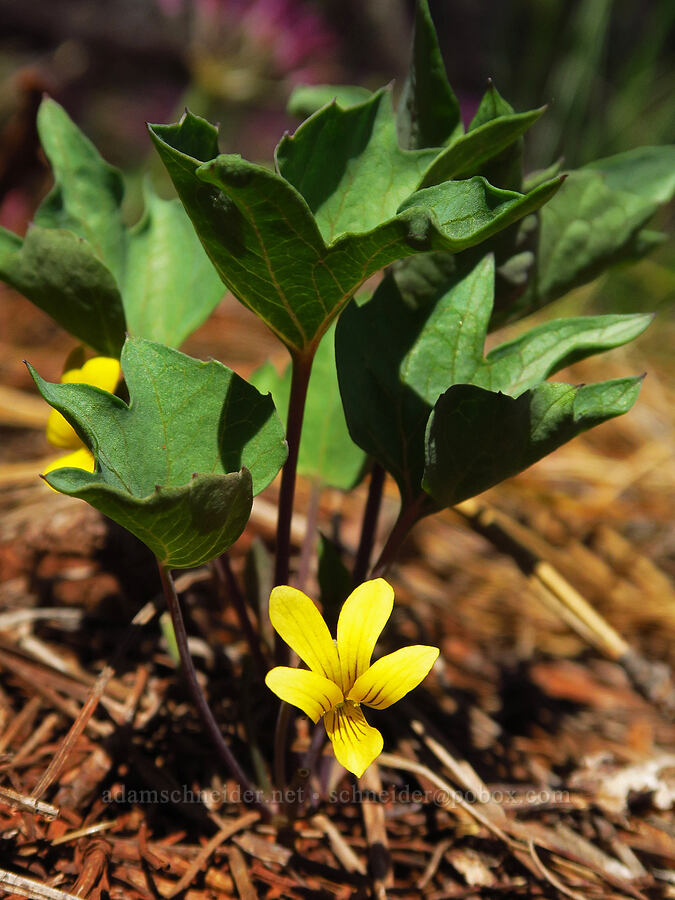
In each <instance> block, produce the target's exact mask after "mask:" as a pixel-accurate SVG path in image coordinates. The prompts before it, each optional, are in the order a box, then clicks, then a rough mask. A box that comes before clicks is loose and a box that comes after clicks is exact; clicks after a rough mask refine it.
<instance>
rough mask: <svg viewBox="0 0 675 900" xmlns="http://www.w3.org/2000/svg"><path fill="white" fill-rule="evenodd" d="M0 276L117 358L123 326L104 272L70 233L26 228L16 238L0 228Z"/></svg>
mask: <svg viewBox="0 0 675 900" xmlns="http://www.w3.org/2000/svg"><path fill="white" fill-rule="evenodd" d="M0 279H2V281H4V282H6V283H7V284H9V285H11V287H13V288H14V289H15V290H17V291H19V293H21V294H24V296H26V297H30V299H31V300H32V301H33V303H35V305H36V306H39V307H40V309H43V310H44V311H45V312H46V313H48V315H50V316H51V317H52V318H53V319H55V321H57V322H58V323H59V324H60V325H61V326H62V327H63V328H65V329H66V330H67V331H69V332H70V333H71V334H72V335H74V336H75V337H76V338H78V339H79V340H81V341H84V343H85V344H89V346H90V347H93V348H94V350H96V351H97V352H98V353H100V354H101V355H103V356H115V357H117V356H119V354H120V351H121V349H122V345H123V343H124V332H125V328H126V323H125V318H124V309H123V307H122V298H121V296H120V292H119V290H118V288H117V284H116V283H115V279H114V278H113V276H112V274H111V273H110V270H109V269H108V268H107V267H106V266H105V265H104V264H103V263H102V262H101V260H100V259H99V257H98V256H97V255H96V254H95V253H94V251H93V250H92V248H91V246H90V245H89V244H88V243H87V242H86V241H84V240H83V239H82V238H80V237H78V236H77V235H75V234H73V232H72V231H64V230H63V229H60V228H42V227H40V226H39V225H32V226H30V227H29V229H28V232H27V234H26V237H25V239H24V240H23V241H22V240H21V238H19V237H17V235H15V234H12V232H11V231H6V230H5V229H4V228H2V229H0Z"/></svg>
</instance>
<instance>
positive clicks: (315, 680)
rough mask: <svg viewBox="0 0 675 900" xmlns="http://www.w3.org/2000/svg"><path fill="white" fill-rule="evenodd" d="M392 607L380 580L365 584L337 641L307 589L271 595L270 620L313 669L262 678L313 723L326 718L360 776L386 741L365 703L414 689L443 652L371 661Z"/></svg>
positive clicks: (377, 703)
mask: <svg viewBox="0 0 675 900" xmlns="http://www.w3.org/2000/svg"><path fill="white" fill-rule="evenodd" d="M393 606H394V591H393V588H392V587H391V585H390V584H388V583H387V582H386V581H385V580H384V579H383V578H376V579H374V580H373V581H366V582H364V584H361V585H359V587H357V588H356V589H355V590H354V591H352V593H351V594H350V595H349V597H347V599H346V600H345V603H344V605H343V607H342V610H341V611H340V617H339V619H338V626H337V641H333V639H332V638H331V635H330V631H329V630H328V626H327V625H326V623H325V621H324V618H323V616H322V615H321V613H320V612H319V610H318V609H317V607H316V606H315V605H314V603H313V601H312V600H310V598H309V597H308V596H307V595H306V594H303V593H302V591H299V590H297V589H296V588H292V587H288V586H286V585H283V586H281V587H275V588H274V590H273V591H272V593H271V595H270V619H271V621H272V625H273V626H274V628H275V629H276V631H277V632H278V633H279V635H280V636H281V637H282V638H283V639H284V641H286V643H287V644H288V645H289V647H291V649H293V650H295V652H296V653H297V654H298V656H299V657H300V659H301V660H302V661H303V662H304V663H306V664H307V666H309V669H295V668H290V667H288V666H277V667H276V668H274V669H271V670H270V671H269V672H268V673H267V677H266V678H265V683H266V684H267V687H268V688H269V689H270V690H271V691H273V692H274V693H275V694H276V695H277V697H280V698H281V699H282V700H285V701H286V702H287V703H292V704H293V706H297V707H299V708H300V709H301V710H302V711H303V712H304V713H306V714H307V715H308V716H309V718H310V719H311V720H312V721H313V722H314V723H315V724H316V723H317V722H318V721H319V719H321V718H323V721H324V725H325V726H326V732H327V734H328V737H329V738H330V740H331V743H332V744H333V750H334V751H335V756H336V758H337V760H338V762H339V763H341V764H342V765H343V766H344V767H345V769H348V770H349V771H350V772H353V773H354V775H356V776H358V777H360V776H361V775H363V773H364V772H365V770H366V769H367V768H368V766H369V765H370V764H371V763H372V762H373V760H374V759H375V758H376V757H377V756H379V755H380V753H381V752H382V747H383V741H382V735H381V734H380V732H379V731H378V730H377V729H376V728H373V727H372V726H370V725H369V724H368V722H366V718H365V716H364V715H363V711H362V709H361V704H362V703H363V704H365V705H366V706H372V707H373V709H386V708H387V707H388V706H391V704H392V703H396V701H397V700H400V699H401V697H404V696H405V695H406V694H407V693H408V692H409V691H411V690H412V689H413V688H416V687H417V685H418V684H420V682H421V681H423V679H424V678H425V677H426V676H427V675H428V673H429V670H430V669H431V667H432V666H433V664H434V662H435V661H436V659H437V658H438V653H439V651H438V648H437V647H426V646H422V645H416V646H412V647H403V648H402V649H401V650H396V651H395V652H394V653H389V654H387V655H386V656H383V657H382V658H381V659H378V660H377V661H376V662H374V663H372V665H371V661H370V660H371V656H372V654H373V650H374V649H375V644H376V643H377V639H378V638H379V636H380V633H381V631H382V629H383V628H384V626H385V625H386V623H387V620H388V619H389V616H390V615H391V611H392V609H393Z"/></svg>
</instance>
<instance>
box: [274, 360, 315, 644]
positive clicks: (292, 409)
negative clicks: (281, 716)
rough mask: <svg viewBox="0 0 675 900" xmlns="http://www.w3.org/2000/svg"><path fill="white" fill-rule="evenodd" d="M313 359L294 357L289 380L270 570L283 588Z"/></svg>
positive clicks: (288, 555) (278, 641)
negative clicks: (284, 455) (284, 448)
mask: <svg viewBox="0 0 675 900" xmlns="http://www.w3.org/2000/svg"><path fill="white" fill-rule="evenodd" d="M313 358H314V357H313V356H309V357H304V356H294V357H293V367H292V376H291V391H290V397H289V400H288V418H287V424H286V442H287V443H288V458H287V459H286V462H285V464H284V468H283V471H282V474H281V489H280V491H279V511H278V518H277V546H276V558H275V566H274V583H275V584H286V583H287V582H288V580H289V578H288V575H289V569H290V557H291V522H292V519H293V501H294V498H295V479H296V473H297V469H298V453H299V451H300V436H301V434H302V420H303V418H304V415H305V401H306V400H307V388H308V387H309V377H310V375H311V373H312V361H313ZM275 656H276V659H277V662H283V661H284V660H285V658H286V656H287V653H286V648H285V647H284V645H283V642H282V641H280V640H278V639H277V640H276V642H275Z"/></svg>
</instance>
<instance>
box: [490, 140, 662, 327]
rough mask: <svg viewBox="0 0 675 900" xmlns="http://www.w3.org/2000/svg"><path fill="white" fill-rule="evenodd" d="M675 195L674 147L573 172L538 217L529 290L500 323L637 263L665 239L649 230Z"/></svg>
mask: <svg viewBox="0 0 675 900" xmlns="http://www.w3.org/2000/svg"><path fill="white" fill-rule="evenodd" d="M674 192H675V146H664V147H640V148H637V149H636V150H631V151H628V152H627V153H620V154H618V155H617V156H613V157H609V158H607V159H602V160H597V161H596V162H594V163H591V164H590V165H588V166H585V167H584V168H582V169H577V170H575V171H573V172H570V173H569V175H568V177H567V180H566V181H565V184H564V185H563V187H562V188H561V190H560V192H559V193H558V194H557V196H556V197H555V198H554V199H553V200H552V202H551V203H550V204H549V205H548V206H547V207H546V209H542V210H541V212H540V214H539V228H538V231H537V232H536V233H535V243H534V245H533V247H532V250H533V253H534V266H533V269H532V275H531V278H530V282H529V285H528V287H527V290H526V291H525V293H524V294H522V296H520V297H519V298H518V299H517V300H516V301H514V302H513V303H512V304H511V305H509V306H508V307H507V308H506V309H505V310H504V311H503V312H502V313H501V316H500V318H502V319H503V318H505V317H510V318H514V317H518V316H522V315H526V314H527V313H528V312H531V311H532V310H533V309H537V308H539V307H541V306H544V305H545V304H547V303H550V302H551V301H552V300H555V299H556V298H557V297H560V296H562V295H563V294H564V293H566V292H567V291H569V290H571V289H572V288H574V287H577V286H579V285H581V284H585V283H586V282H588V281H591V280H592V279H593V278H595V277H596V276H597V275H599V274H600V273H601V272H602V271H604V270H605V269H607V268H608V267H609V266H611V265H613V264H615V263H617V262H620V261H622V260H624V259H636V258H639V257H640V256H641V255H644V254H645V253H647V252H649V250H651V249H652V248H653V247H654V245H655V243H658V242H659V240H661V238H660V236H655V235H654V233H653V232H649V231H648V230H647V229H646V228H645V225H646V224H647V223H648V222H649V220H650V219H651V218H652V216H653V215H654V213H655V212H656V210H657V209H658V207H659V206H660V205H661V204H663V203H666V202H668V201H669V200H670V199H671V198H672V196H673V193H674Z"/></svg>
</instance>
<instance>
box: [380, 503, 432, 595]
mask: <svg viewBox="0 0 675 900" xmlns="http://www.w3.org/2000/svg"><path fill="white" fill-rule="evenodd" d="M428 502H430V498H429V496H428V494H418V496H417V497H416V498H415V499H414V500H413V502H412V503H409V504H407V505H406V506H402V507H401V511H400V513H399V514H398V519H397V520H396V522H395V524H394V527H393V528H392V530H391V533H390V535H389V537H388V538H387V542H386V544H385V545H384V547H383V548H382V552H381V553H380V556H379V559H378V560H377V562H376V563H375V565H374V566H373V570H372V572H371V573H370V577H371V578H381V577H382V576H383V575H385V574H386V573H387V571H388V569H389V566H391V564H392V563H393V562H394V560H395V559H396V556H397V555H398V552H399V550H400V549H401V545H402V544H403V541H404V540H405V539H406V537H407V535H408V532H409V531H410V530H411V528H412V527H413V526H414V525H415V524H416V523H417V522H419V520H420V519H421V518H423V517H424V516H425V515H426V513H427V510H426V509H425V507H427V504H428ZM429 511H430V510H429Z"/></svg>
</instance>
